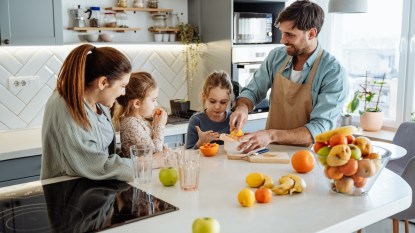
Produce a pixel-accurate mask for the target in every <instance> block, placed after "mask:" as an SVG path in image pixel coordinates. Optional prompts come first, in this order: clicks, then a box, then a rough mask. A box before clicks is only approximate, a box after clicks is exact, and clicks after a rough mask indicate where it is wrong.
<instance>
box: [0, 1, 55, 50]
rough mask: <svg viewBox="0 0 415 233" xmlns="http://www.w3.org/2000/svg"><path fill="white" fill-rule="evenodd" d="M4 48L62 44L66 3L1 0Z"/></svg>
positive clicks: (2, 42) (0, 15)
mask: <svg viewBox="0 0 415 233" xmlns="http://www.w3.org/2000/svg"><path fill="white" fill-rule="evenodd" d="M0 32H1V33H0V37H1V45H6V46H7V45H62V44H63V31H62V1H60V0H0Z"/></svg>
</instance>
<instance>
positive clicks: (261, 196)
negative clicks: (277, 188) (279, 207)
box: [255, 187, 272, 203]
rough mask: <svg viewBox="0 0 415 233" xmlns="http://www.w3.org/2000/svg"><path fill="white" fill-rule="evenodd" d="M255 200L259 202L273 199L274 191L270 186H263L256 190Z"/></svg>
mask: <svg viewBox="0 0 415 233" xmlns="http://www.w3.org/2000/svg"><path fill="white" fill-rule="evenodd" d="M255 200H256V201H257V202H259V203H268V202H270V201H271V200H272V192H271V190H270V189H269V188H265V187H261V188H259V189H257V190H256V191H255Z"/></svg>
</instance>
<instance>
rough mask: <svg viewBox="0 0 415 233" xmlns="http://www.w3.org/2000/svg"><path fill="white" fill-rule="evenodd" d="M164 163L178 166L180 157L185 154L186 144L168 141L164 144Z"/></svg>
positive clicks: (166, 165) (169, 165)
mask: <svg viewBox="0 0 415 233" xmlns="http://www.w3.org/2000/svg"><path fill="white" fill-rule="evenodd" d="M164 146H165V149H164V150H163V152H164V164H165V167H176V168H177V161H178V159H179V158H180V157H181V156H182V154H184V151H185V150H184V144H183V143H182V142H168V143H165V144H164Z"/></svg>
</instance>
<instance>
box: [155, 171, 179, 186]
mask: <svg viewBox="0 0 415 233" xmlns="http://www.w3.org/2000/svg"><path fill="white" fill-rule="evenodd" d="M159 179H160V182H161V183H162V184H163V185H164V186H173V185H175V184H176V182H177V180H178V179H179V172H178V171H177V169H176V168H174V167H165V168H162V169H161V170H160V173H159Z"/></svg>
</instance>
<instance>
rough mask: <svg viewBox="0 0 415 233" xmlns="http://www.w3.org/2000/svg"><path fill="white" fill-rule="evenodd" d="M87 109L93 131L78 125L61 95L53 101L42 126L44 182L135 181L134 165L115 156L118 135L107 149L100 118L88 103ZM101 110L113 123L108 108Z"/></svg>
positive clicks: (41, 174) (47, 106)
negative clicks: (68, 179) (55, 179)
mask: <svg viewBox="0 0 415 233" xmlns="http://www.w3.org/2000/svg"><path fill="white" fill-rule="evenodd" d="M84 106H85V109H86V111H87V115H88V119H89V122H90V124H91V129H90V130H89V131H85V130H84V129H83V128H82V127H80V126H79V125H78V124H76V122H75V121H74V119H73V118H72V115H71V114H70V112H69V110H68V108H67V105H66V103H65V100H64V99H63V98H62V97H61V96H60V95H59V93H58V92H57V91H54V92H53V94H52V96H51V97H50V98H49V100H48V102H47V104H46V108H45V114H44V117H43V124H42V167H41V173H40V178H41V179H48V178H52V177H57V176H64V175H68V176H81V177H86V178H89V179H93V180H103V179H117V180H122V181H132V180H133V164H132V161H131V160H130V159H128V158H121V157H120V156H118V155H117V154H115V135H114V140H113V141H112V143H111V145H110V146H109V148H108V149H106V147H107V145H105V143H104V142H103V138H102V134H101V129H100V127H99V124H98V118H97V116H96V115H95V113H94V112H93V111H92V109H91V108H90V107H89V106H88V104H86V103H85V102H84ZM100 107H101V109H102V110H103V112H104V114H105V115H106V116H107V117H108V119H111V117H110V113H109V110H108V108H106V107H104V106H103V105H100ZM111 124H112V123H111Z"/></svg>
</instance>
